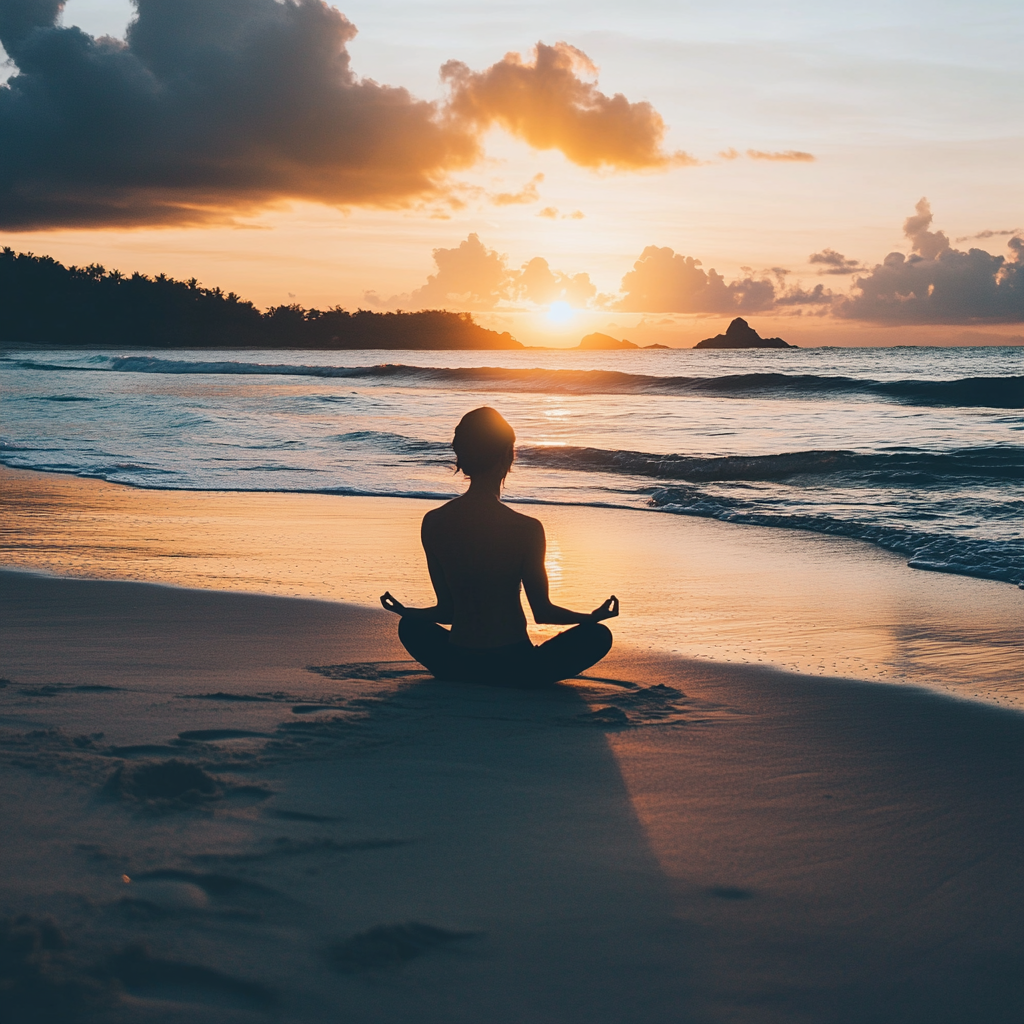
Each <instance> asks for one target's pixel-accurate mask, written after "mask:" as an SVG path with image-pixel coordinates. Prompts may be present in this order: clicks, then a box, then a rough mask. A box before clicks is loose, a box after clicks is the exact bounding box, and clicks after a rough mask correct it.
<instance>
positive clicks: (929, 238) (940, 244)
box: [903, 198, 950, 260]
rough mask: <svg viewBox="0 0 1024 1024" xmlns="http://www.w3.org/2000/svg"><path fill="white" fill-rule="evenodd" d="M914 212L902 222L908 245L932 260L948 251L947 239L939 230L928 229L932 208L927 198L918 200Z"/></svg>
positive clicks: (923, 256) (930, 222)
mask: <svg viewBox="0 0 1024 1024" xmlns="http://www.w3.org/2000/svg"><path fill="white" fill-rule="evenodd" d="M914 209H915V211H916V213H915V214H914V216H913V217H908V218H907V219H906V220H905V221H904V222H903V234H905V235H906V236H907V238H908V239H909V240H910V246H911V248H912V249H913V251H914V252H915V253H917V254H918V256H921V257H922V258H923V259H926V260H933V259H935V257H936V256H941V255H942V254H943V253H944V252H949V248H950V246H949V239H948V238H947V237H946V235H945V234H943V232H941V231H929V230H928V229H929V228H930V227H931V224H932V208H931V204H930V203H929V202H928V200H927V199H924V198H922V199H920V200H918V203H917V206H915V207H914Z"/></svg>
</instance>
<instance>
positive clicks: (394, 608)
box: [380, 590, 405, 615]
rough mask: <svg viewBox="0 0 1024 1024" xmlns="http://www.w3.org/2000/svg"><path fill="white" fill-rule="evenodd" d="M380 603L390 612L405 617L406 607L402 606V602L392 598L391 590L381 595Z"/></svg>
mask: <svg viewBox="0 0 1024 1024" xmlns="http://www.w3.org/2000/svg"><path fill="white" fill-rule="evenodd" d="M380 603H381V604H382V605H384V607H385V608H386V609H387V610H388V611H389V612H394V613H395V614H396V615H404V614H405V605H404V604H402V602H401V601H396V600H395V599H394V598H393V597H392V596H391V591H390V590H385V591H384V593H383V594H381V595H380Z"/></svg>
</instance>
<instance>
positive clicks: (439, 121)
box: [0, 0, 673, 229]
mask: <svg viewBox="0 0 1024 1024" xmlns="http://www.w3.org/2000/svg"><path fill="white" fill-rule="evenodd" d="M135 6H136V9H137V15H136V18H135V20H134V21H133V22H132V23H131V25H130V26H129V28H128V31H127V34H126V38H125V40H123V41H122V40H117V39H111V38H108V37H101V38H94V37H92V36H90V35H88V34H86V33H84V32H82V31H81V30H80V29H77V28H73V27H68V28H65V27H60V26H58V25H57V20H58V17H59V15H60V12H61V10H62V8H63V3H62V2H60V0H0V42H2V44H3V46H4V47H5V49H6V51H7V53H8V54H9V56H10V57H11V59H12V60H13V61H14V63H15V65H16V66H17V73H16V74H15V75H13V76H12V77H11V78H10V79H9V80H8V82H7V83H6V84H5V85H3V86H0V139H2V145H0V227H6V228H11V229H38V228H49V227H64V226H81V227H85V226H117V225H122V226H134V225H143V224H190V223H203V222H210V221H218V220H229V219H230V218H231V216H232V214H234V213H238V212H244V211H246V210H253V209H256V208H259V207H262V206H266V205H268V204H273V203H275V202H280V201H284V200H290V199H300V200H310V201H314V202H321V203H327V204H330V205H334V206H350V205H371V206H379V207H399V206H405V205H408V204H409V203H410V202H413V201H416V200H419V199H423V198H430V197H439V196H443V195H445V194H446V189H447V188H448V185H449V181H448V175H450V174H451V173H452V172H454V171H458V170H460V169H464V168H467V167H469V166H471V165H472V164H473V163H474V162H475V161H476V160H477V159H478V158H479V157H480V155H481V148H480V139H481V137H482V133H483V131H484V130H485V129H486V128H487V127H488V126H489V125H491V124H499V125H503V126H505V127H506V128H507V129H508V130H509V131H511V132H512V133H513V134H515V135H516V136H518V137H520V138H523V139H525V140H526V141H527V142H529V143H530V144H531V145H534V146H536V147H538V148H546V149H551V148H554V149H560V150H561V151H562V152H563V153H565V154H566V156H567V157H568V158H569V159H570V160H574V161H575V162H577V163H581V164H583V165H585V166H591V167H598V166H606V165H610V166H614V167H622V168H644V167H655V166H667V165H668V164H669V163H671V162H672V159H673V158H671V157H668V156H666V155H665V154H663V153H662V152H661V148H660V146H661V138H662V134H663V131H664V125H663V123H662V121H661V117H660V116H659V115H658V113H657V112H656V111H655V110H654V109H653V108H652V107H651V106H650V105H649V104H647V103H638V104H631V103H629V102H628V101H627V100H626V99H625V97H623V96H620V95H616V96H613V97H608V96H605V95H604V94H602V93H601V92H599V91H598V90H597V88H596V87H595V86H594V85H592V84H590V83H588V82H584V81H583V80H582V79H581V78H579V75H578V73H579V72H586V71H587V70H588V69H589V68H590V67H591V66H590V64H589V62H588V61H587V59H586V57H585V56H584V55H583V54H581V53H580V52H579V51H577V50H574V49H573V48H572V47H568V46H566V45H565V44H559V45H558V46H555V47H545V46H540V45H539V46H538V49H537V57H536V60H535V62H534V63H533V64H524V63H522V62H521V61H518V60H512V58H511V57H506V58H504V60H502V61H500V62H499V63H498V64H496V65H494V67H492V68H489V69H487V70H486V71H482V72H478V73H477V72H473V71H470V69H469V68H467V67H466V66H465V65H463V64H448V65H446V66H445V70H444V75H445V79H446V81H447V82H448V84H449V86H450V90H451V96H450V101H449V102H448V103H441V104H438V103H430V102H426V101H423V100H419V99H417V98H416V97H414V96H412V95H411V94H410V93H409V92H408V91H407V90H405V89H400V88H395V87H392V86H388V85H381V84H378V83H377V82H374V81H371V80H369V79H364V78H358V77H357V76H356V75H355V74H354V73H353V71H352V68H351V66H350V61H349V54H348V51H347V45H348V43H349V42H350V41H351V40H352V38H353V37H354V36H355V33H356V29H355V27H354V26H353V25H352V23H351V22H349V21H348V20H347V19H346V18H345V17H344V16H343V15H342V14H340V13H339V12H338V11H337V10H336V9H335V8H333V7H330V6H328V5H327V4H326V3H324V2H322V0H281V2H277V0H135ZM456 200H457V197H456Z"/></svg>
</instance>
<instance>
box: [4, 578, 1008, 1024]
mask: <svg viewBox="0 0 1024 1024" xmlns="http://www.w3.org/2000/svg"><path fill="white" fill-rule="evenodd" d="M0 602H2V612H3V614H2V616H0V636H2V639H3V643H2V646H0V649H2V650H3V652H4V655H3V662H2V664H0V672H2V673H3V674H4V675H5V677H6V678H5V682H6V685H4V686H2V687H0V775H2V779H3V785H2V786H0V813H3V815H4V819H5V821H6V822H7V828H6V830H5V844H4V868H5V870H4V872H3V881H2V882H0V918H4V917H8V918H10V917H14V916H16V915H18V914H27V915H29V921H28V923H27V924H24V923H23V925H22V926H21V927H22V928H23V929H26V928H27V929H31V928H41V927H42V924H41V923H40V922H42V921H44V919H46V918H50V919H52V921H53V927H55V928H57V929H59V930H60V933H61V935H62V936H63V940H64V942H65V943H66V946H65V948H64V950H62V951H58V952H55V953H54V954H52V959H51V961H47V962H46V963H45V964H44V966H43V969H42V974H41V975H40V982H39V983H38V987H36V988H33V987H32V985H33V984H34V983H32V982H31V981H29V982H20V983H19V984H20V986H21V987H20V989H17V990H16V992H15V994H16V995H18V996H21V997H23V999H24V1000H25V1001H26V1005H27V1007H28V1009H32V1008H33V1007H35V1008H36V1010H38V1005H39V1002H40V1000H44V999H48V998H54V996H53V993H56V994H57V996H58V997H60V998H63V999H64V1003H63V1005H62V1006H61V1013H59V1014H57V1017H59V1019H62V1020H64V1019H67V1020H72V1019H77V1018H78V1016H79V1015H81V1016H84V1017H85V1018H86V1019H102V1020H103V1021H105V1022H109V1024H121V1022H124V1024H143V1022H144V1024H157V1022H159V1024H185V1022H192V1024H222V1022H226V1021H231V1022H232V1024H236V1022H237V1024H242V1022H245V1024H249V1022H252V1024H256V1022H263V1021H266V1020H269V1019H282V1016H283V1019H288V1020H289V1021H296V1022H306V1021H309V1022H310V1024H313V1022H315V1021H321V1020H324V1019H330V1018H331V1017H332V1015H336V1014H337V1012H339V1011H340V1010H341V1009H342V1008H344V1012H345V1015H346V1019H349V1020H352V1021H354V1022H358V1024H362V1022H366V1024H371V1022H373V1024H390V1022H394V1024H399V1022H402V1021H407V1020H410V1019H417V1020H424V1021H426V1022H429V1024H442V1022H443V1024H479V1021H481V1020H487V1021H488V1022H493V1024H533V1022H537V1024H542V1022H544V1021H550V1020H559V1021H563V1022H566V1024H622V1022H623V1021H626V1020H638V1019H639V1020H643V1021H645V1022H649V1024H717V1022H722V1024H725V1022H726V1021H730V1022H732V1021H742V1022H744V1024H861V1022H863V1021H865V1020H872V1021H877V1022H879V1024H962V1022H963V1021H964V1020H984V1021H985V1022H986V1024H1016V1021H1018V1020H1019V1019H1020V1012H1021V1010H1022V1009H1024V984H1022V981H1021V976H1020V973H1019V971H1017V970H1016V967H1017V966H1019V960H1020V957H1021V955H1022V954H1024V923H1022V921H1021V919H1020V916H1019V914H1017V913H1016V907H1017V906H1018V905H1019V902H1020V899H1021V898H1022V897H1024V881H1022V879H1021V875H1020V872H1019V870H1018V865H1019V850H1020V844H1021V841H1022V839H1024V836H1022V835H1021V822H1020V819H1019V814H1018V810H1019V806H1020V802H1021V799H1022V798H1024V771H1022V767H1021V762H1020V758H1019V757H1018V756H1017V753H1018V752H1019V750H1020V749H1021V745H1022V742H1024V719H1022V718H1021V716H1020V715H1019V714H1018V713H1016V712H1014V711H1010V710H1007V709H1003V708H999V707H994V706H992V705H988V704H984V703H981V702H973V701H962V700H957V699H955V698H951V697H950V696H947V695H942V694H937V693H935V692H932V691H929V690H925V689H923V688H918V687H900V686H884V685H871V684H865V683H862V682H857V681H850V680H843V679H818V678H811V677H806V676H797V675H793V674H788V673H784V672H779V671H776V670H772V669H768V668H764V667H759V666H749V665H746V666H744V665H723V664H715V663H711V662H704V661H695V660H692V659H681V658H679V657H666V656H664V655H661V654H659V653H656V652H652V651H650V650H640V649H637V648H632V647H629V646H628V645H623V646H621V647H618V648H613V651H612V653H611V654H610V655H609V657H608V659H606V661H604V662H602V663H601V665H600V666H597V667H595V669H594V670H592V675H591V676H590V677H589V678H586V677H584V678H580V679H577V680H573V681H572V682H571V683H569V684H565V685H562V686H557V687H552V688H551V690H549V691H542V692H535V691H517V690H507V689H500V688H491V687H479V686H468V685H460V684H449V683H439V682H436V681H434V680H431V679H430V678H429V677H427V676H426V675H425V674H424V673H422V672H421V671H418V667H417V666H416V665H415V664H414V663H412V662H410V661H409V660H408V659H407V656H406V655H405V653H404V651H402V649H401V648H400V646H399V645H398V643H397V640H396V636H395V626H394V620H393V617H392V616H390V615H388V614H387V613H386V612H384V611H383V610H375V609H370V608H362V607H358V606H353V605H345V604H340V603H335V602H326V601H310V600H304V599H283V598H280V597H273V596H267V595H250V594H240V593H230V592H226V591H212V590H185V589H175V588H171V587H166V586H151V585H145V584H139V583H132V582H125V581H119V580H114V581H95V580H74V579H66V578H64V579H58V578H45V577H40V576H32V575H30V574H25V573H10V572H4V573H2V574H0ZM311 666H312V667H311ZM612 709H617V713H614V714H613V713H612ZM168 765H172V766H174V765H178V766H181V765H184V766H188V768H189V770H190V771H192V772H193V773H195V777H196V779H198V780H199V782H198V783H197V784H199V785H204V786H207V787H208V788H207V789H206V790H203V791H200V790H185V791H183V792H177V795H175V792H176V791H173V786H172V791H168V790H167V789H166V788H165V789H160V788H156V789H154V788H153V786H152V784H151V782H149V781H147V780H149V779H151V778H152V776H153V775H154V773H159V772H161V771H162V772H164V773H165V775H173V774H174V773H175V772H176V773H177V774H178V775H181V774H182V772H183V769H182V768H180V767H177V768H173V771H172V769H170V768H168V767H167V766H168ZM175 777H177V776H175ZM160 778H161V779H163V776H160ZM164 785H165V786H166V785H167V782H166V780H164ZM147 787H148V788H147ZM179 790H180V786H179ZM125 879H127V881H126V880H125ZM132 950H135V952H131V951H132ZM97 965H99V966H97ZM103 965H106V966H103ZM90 972H92V973H90ZM28 977H31V976H28ZM89 978H91V979H93V982H92V987H91V988H90V987H89V985H87V984H86V979H89ZM97 978H99V979H100V981H101V982H103V984H99V983H98V982H96V980H95V979H97ZM104 979H106V980H105V981H104ZM33 1000H35V1002H33ZM13 1005H14V1006H15V1008H16V1009H17V1007H18V1004H17V1003H14V1004H13ZM90 1013H91V1014H92V1017H89V1014H90ZM21 1019H24V1020H26V1021H28V1020H32V1021H35V1020H38V1019H41V1018H40V1017H39V1014H38V1012H36V1013H35V1015H34V1016H33V1015H32V1013H27V1012H26V1013H25V1015H24V1017H22V1018H18V1017H15V1020H17V1021H19V1024H20V1020H21Z"/></svg>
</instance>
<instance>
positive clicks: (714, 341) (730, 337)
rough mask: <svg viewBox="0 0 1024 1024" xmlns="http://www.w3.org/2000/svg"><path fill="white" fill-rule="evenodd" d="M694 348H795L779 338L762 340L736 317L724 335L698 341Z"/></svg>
mask: <svg viewBox="0 0 1024 1024" xmlns="http://www.w3.org/2000/svg"><path fill="white" fill-rule="evenodd" d="M693 347H694V348H796V347H797V346H796V345H790V344H788V343H787V342H785V341H783V340H782V339H781V338H762V337H761V335H760V334H758V333H757V331H755V330H754V328H753V327H751V326H750V324H748V323H747V321H746V320H744V319H743V317H740V316H738V317H736V319H735V320H733V322H732V323H731V324H729V327H728V329H727V330H726V332H725V334H716V335H715V337H713V338H705V339H704V340H703V341H698V342H697V344H696V345H694V346H693Z"/></svg>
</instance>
